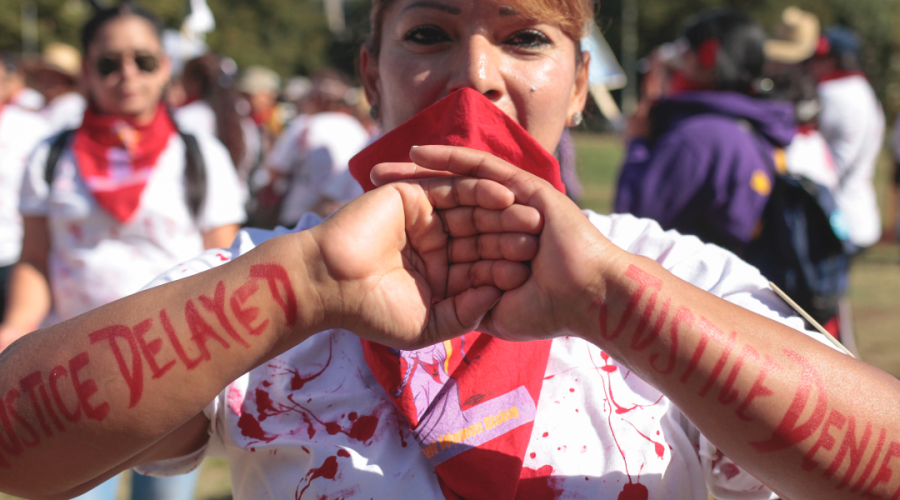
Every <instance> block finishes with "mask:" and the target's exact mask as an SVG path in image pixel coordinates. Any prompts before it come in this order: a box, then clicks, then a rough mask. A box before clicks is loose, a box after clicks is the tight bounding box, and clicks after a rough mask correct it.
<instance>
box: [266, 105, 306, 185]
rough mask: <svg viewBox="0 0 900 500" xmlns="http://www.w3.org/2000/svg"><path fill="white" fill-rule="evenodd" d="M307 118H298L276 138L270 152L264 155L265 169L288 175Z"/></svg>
mask: <svg viewBox="0 0 900 500" xmlns="http://www.w3.org/2000/svg"><path fill="white" fill-rule="evenodd" d="M307 121H308V117H307V116H302V115H301V116H298V117H297V118H295V119H294V121H292V122H291V123H290V125H289V126H288V128H287V129H285V131H284V132H282V133H281V135H280V136H278V139H277V140H276V141H275V144H274V145H273V146H272V150H271V151H269V153H268V154H267V155H266V158H265V160H264V162H263V163H264V164H265V166H266V167H268V168H271V169H272V170H274V171H276V172H278V173H281V174H288V173H290V171H291V168H292V167H293V164H294V159H295V158H296V156H297V151H296V150H297V147H298V141H299V138H300V135H301V134H302V133H303V130H304V129H305V128H306V122H307Z"/></svg>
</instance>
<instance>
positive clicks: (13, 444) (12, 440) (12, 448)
mask: <svg viewBox="0 0 900 500" xmlns="http://www.w3.org/2000/svg"><path fill="white" fill-rule="evenodd" d="M0 422H3V429H4V430H5V431H6V437H7V439H8V440H3V438H0V449H2V450H3V451H5V452H6V453H9V454H10V455H12V456H14V457H16V456H19V455H21V454H22V450H23V449H24V448H23V447H22V443H20V442H19V436H17V435H16V430H15V429H14V428H13V425H12V422H11V421H10V420H9V415H7V414H6V404H0Z"/></svg>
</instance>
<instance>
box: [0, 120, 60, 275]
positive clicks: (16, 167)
mask: <svg viewBox="0 0 900 500" xmlns="http://www.w3.org/2000/svg"><path fill="white" fill-rule="evenodd" d="M49 133H50V131H49V129H48V127H47V123H46V122H44V120H43V119H42V118H41V117H40V116H38V115H37V114H35V113H31V112H29V111H26V110H24V109H22V108H20V107H18V106H3V105H0V266H9V265H12V264H14V263H15V262H16V261H18V260H19V254H20V253H21V251H22V217H21V216H20V215H19V190H20V188H21V186H22V176H23V175H24V174H25V165H26V164H27V163H28V157H29V156H30V155H31V153H32V152H33V151H34V148H36V147H37V145H38V144H39V143H40V142H41V140H43V139H44V138H46V137H47V135H48V134H49Z"/></svg>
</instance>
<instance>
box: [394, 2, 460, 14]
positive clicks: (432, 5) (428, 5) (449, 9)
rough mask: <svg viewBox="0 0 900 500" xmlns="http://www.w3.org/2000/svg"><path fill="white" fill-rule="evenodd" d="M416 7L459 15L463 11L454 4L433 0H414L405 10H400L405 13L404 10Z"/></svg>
mask: <svg viewBox="0 0 900 500" xmlns="http://www.w3.org/2000/svg"><path fill="white" fill-rule="evenodd" d="M414 8H423V9H435V10H439V11H441V12H446V13H447V14H453V15H459V14H460V13H461V12H462V10H460V8H459V7H454V6H452V5H447V4H445V3H441V2H435V1H433V0H423V1H421V2H413V3H411V4H409V5H407V6H406V7H404V8H403V10H401V11H400V13H401V14H403V13H404V12H406V11H408V10H410V9H414Z"/></svg>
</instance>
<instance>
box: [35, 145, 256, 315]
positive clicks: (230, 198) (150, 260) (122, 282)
mask: <svg viewBox="0 0 900 500" xmlns="http://www.w3.org/2000/svg"><path fill="white" fill-rule="evenodd" d="M196 137H197V140H198V142H199V144H200V151H201V154H202V155H203V159H204V163H205V164H206V177H207V189H206V196H205V197H204V205H203V207H202V208H201V211H200V214H199V216H198V218H197V220H196V221H195V220H194V218H193V217H192V216H191V213H190V210H189V208H188V206H187V201H186V196H185V177H184V166H185V146H184V142H183V141H182V140H181V137H179V136H178V134H172V136H171V137H170V138H169V142H168V144H167V145H166V149H165V150H164V151H163V152H162V154H161V155H160V157H159V160H158V163H157V165H156V167H155V168H154V170H153V173H152V174H151V176H150V179H149V181H148V182H147V186H146V187H145V188H144V192H143V193H142V195H141V203H140V206H139V207H138V209H137V211H136V212H135V214H134V217H133V218H132V220H131V221H130V222H128V223H124V224H123V223H120V222H118V221H117V220H116V219H115V218H114V217H113V216H112V215H110V214H109V213H108V212H106V211H105V210H104V209H102V208H100V206H99V205H98V204H97V202H96V200H95V199H94V197H93V196H92V195H91V194H90V192H89V191H88V190H87V188H86V186H85V184H84V181H83V179H82V178H81V175H80V174H79V173H78V169H77V166H76V164H75V157H74V155H73V153H72V151H71V149H70V148H69V147H67V148H66V151H65V152H64V153H63V154H62V156H61V157H60V159H59V163H57V166H56V174H55V179H54V181H53V190H52V193H48V186H47V183H46V182H45V180H44V172H45V167H46V161H47V154H48V152H49V146H50V142H51V141H46V142H44V143H43V144H42V145H41V146H40V147H39V148H38V150H37V151H36V153H35V155H34V156H33V157H32V159H31V161H30V163H29V165H28V170H27V171H26V175H25V179H24V182H23V184H22V198H21V202H20V210H21V212H22V214H24V215H33V216H44V217H47V224H48V229H49V231H50V256H49V270H48V273H49V280H50V286H51V289H52V292H53V305H54V308H55V310H56V312H57V313H58V314H59V317H60V318H61V319H62V320H65V319H68V318H72V317H74V316H77V315H79V314H82V313H84V312H86V311H89V310H91V309H94V308H96V307H99V306H101V305H103V304H107V303H109V302H112V301H114V300H117V299H120V298H122V297H124V296H126V295H130V294H132V293H135V292H137V291H139V290H140V289H141V287H143V286H144V285H146V284H147V283H148V282H150V280H152V279H153V278H155V277H156V276H158V275H159V274H160V273H162V272H165V270H166V269H170V268H171V267H172V266H173V265H175V264H177V263H178V262H184V261H185V260H187V259H190V258H191V257H192V256H195V255H197V254H198V253H200V252H202V251H203V235H202V233H203V232H207V231H209V230H212V229H215V228H217V227H221V226H225V225H229V224H240V223H242V222H243V221H244V219H245V214H244V209H243V206H244V200H243V196H242V195H241V191H240V188H239V186H238V181H237V176H236V174H235V172H234V166H232V164H231V159H230V158H229V156H228V153H227V152H226V151H225V148H224V147H223V146H222V145H221V144H220V143H219V142H218V141H216V140H215V139H214V138H211V137H206V136H201V135H198V136H196ZM70 141H71V139H70Z"/></svg>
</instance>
